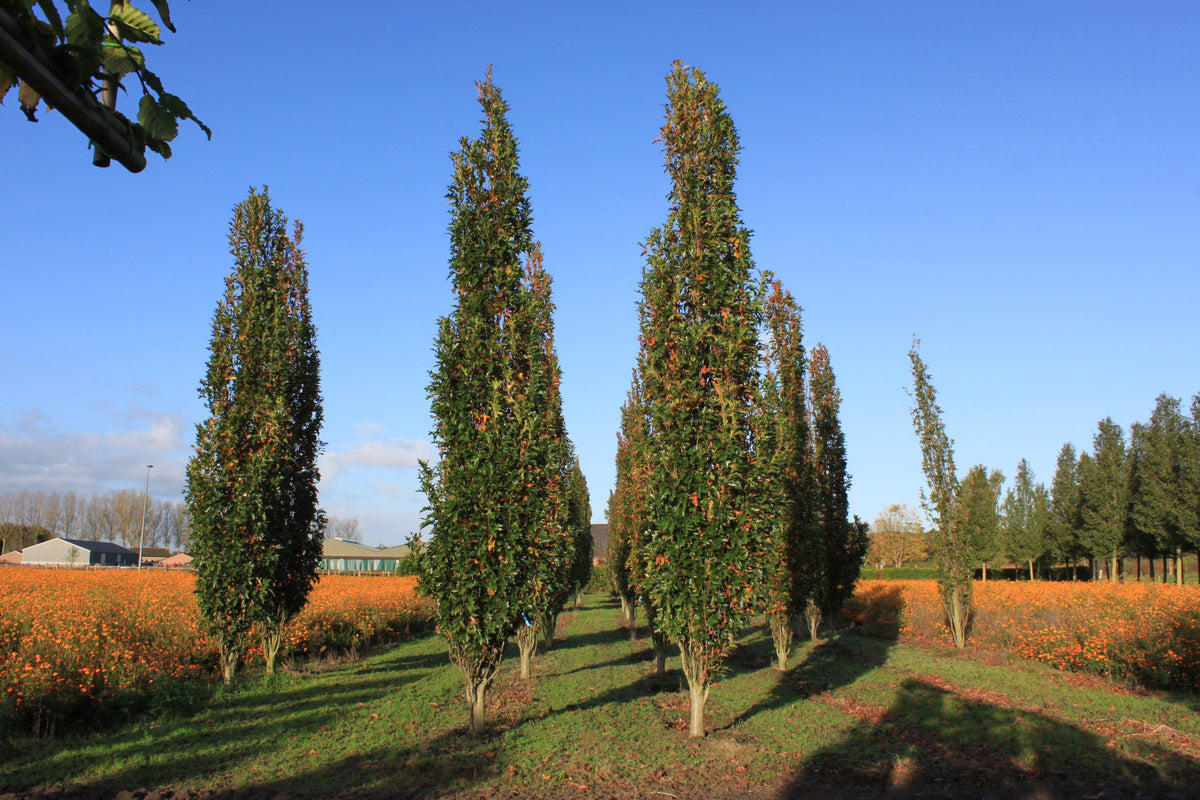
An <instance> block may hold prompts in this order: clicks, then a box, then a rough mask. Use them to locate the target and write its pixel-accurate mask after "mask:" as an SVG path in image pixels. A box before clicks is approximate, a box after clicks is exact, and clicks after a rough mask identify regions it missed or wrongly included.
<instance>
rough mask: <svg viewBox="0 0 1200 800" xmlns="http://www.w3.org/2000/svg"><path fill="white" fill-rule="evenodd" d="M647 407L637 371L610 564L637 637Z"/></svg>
mask: <svg viewBox="0 0 1200 800" xmlns="http://www.w3.org/2000/svg"><path fill="white" fill-rule="evenodd" d="M645 415H646V409H645V405H644V404H643V402H642V390H641V384H640V382H639V381H638V376H637V373H636V372H635V373H634V376H633V383H632V385H631V386H630V388H629V393H628V396H627V397H626V400H625V404H624V405H622V406H621V430H620V431H618V432H617V457H616V472H617V476H616V478H617V480H616V487H615V488H614V490H613V491H612V493H611V494H610V495H609V496H608V526H609V530H608V563H609V566H610V568H611V569H612V576H613V591H614V593H615V594H616V595H617V598H618V600H619V601H620V603H621V613H622V616H623V617H624V619H625V624H626V625H627V626H628V628H629V636H630V638H631V639H633V638H636V636H637V606H638V602H639V597H638V594H639V588H640V587H641V584H642V582H643V581H642V576H643V573H644V571H643V570H641V569H640V562H639V561H638V559H639V558H640V557H641V553H639V554H635V553H634V547H635V545H639V546H640V544H641V542H642V541H643V539H644V533H645V526H646V505H647V497H646V492H647V486H646V416H645Z"/></svg>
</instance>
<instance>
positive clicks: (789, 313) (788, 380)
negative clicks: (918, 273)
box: [755, 281, 824, 670]
mask: <svg viewBox="0 0 1200 800" xmlns="http://www.w3.org/2000/svg"><path fill="white" fill-rule="evenodd" d="M766 332H767V337H766V345H765V349H764V361H763V373H762V381H761V388H760V390H759V395H758V403H757V408H756V412H755V444H756V447H757V450H758V468H759V476H760V477H759V480H758V485H759V490H760V492H761V499H760V501H759V502H760V506H761V509H762V514H763V515H764V517H765V519H766V520H767V522H768V525H769V528H768V533H769V538H768V544H767V565H768V571H767V576H766V582H765V583H764V585H763V608H764V611H765V613H766V615H767V623H768V625H769V626H770V630H771V639H772V641H773V642H774V644H775V665H776V667H778V668H779V669H781V670H782V669H787V661H788V656H789V654H790V653H791V649H792V637H793V634H794V631H795V626H796V621H797V619H798V618H799V616H800V614H801V612H803V611H804V609H805V605H806V604H807V603H808V601H809V599H810V598H811V597H812V596H813V594H814V591H815V586H816V584H817V582H818V581H820V580H821V579H822V574H821V565H822V564H823V561H824V550H823V548H822V547H821V542H820V540H819V539H818V537H817V533H818V530H817V528H816V526H815V525H814V524H813V501H814V497H813V491H814V487H813V458H812V440H811V439H810V437H809V427H808V407H807V405H806V396H805V383H804V373H805V355H804V344H803V327H802V325H801V318H800V307H799V305H797V304H796V301H795V299H794V298H793V297H792V295H791V293H790V292H787V291H784V289H783V286H782V284H781V283H780V282H779V281H774V282H773V283H772V284H771V291H770V294H769V295H768V296H767V301H766Z"/></svg>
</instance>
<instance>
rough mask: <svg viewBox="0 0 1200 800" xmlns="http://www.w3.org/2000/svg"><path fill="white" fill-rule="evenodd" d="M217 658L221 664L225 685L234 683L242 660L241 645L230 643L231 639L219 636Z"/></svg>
mask: <svg viewBox="0 0 1200 800" xmlns="http://www.w3.org/2000/svg"><path fill="white" fill-rule="evenodd" d="M217 658H218V660H219V661H220V664H221V677H222V678H223V679H224V680H225V683H232V682H233V676H234V675H236V674H237V668H238V664H239V663H240V662H241V660H242V648H241V647H240V646H239V643H237V642H232V641H230V639H229V637H226V636H218V638H217Z"/></svg>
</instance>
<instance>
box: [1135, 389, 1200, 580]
mask: <svg viewBox="0 0 1200 800" xmlns="http://www.w3.org/2000/svg"><path fill="white" fill-rule="evenodd" d="M1190 427H1191V426H1190V425H1189V421H1188V419H1187V418H1186V417H1185V416H1184V413H1183V409H1182V404H1181V403H1180V401H1179V400H1178V399H1177V398H1174V397H1170V396H1169V395H1166V394H1162V395H1159V397H1158V399H1157V400H1156V401H1155V406H1154V412H1153V413H1152V414H1151V415H1150V421H1149V423H1147V424H1146V425H1138V426H1135V432H1134V434H1133V435H1132V436H1131V443H1130V447H1131V450H1133V451H1135V452H1136V453H1137V456H1136V459H1135V461H1134V464H1135V465H1131V466H1132V486H1133V490H1132V497H1131V501H1132V511H1131V513H1132V518H1133V519H1132V522H1133V524H1134V526H1135V527H1136V528H1137V529H1138V530H1139V531H1142V532H1144V533H1145V534H1146V535H1147V536H1148V537H1149V539H1150V541H1151V542H1153V545H1154V547H1155V550H1156V551H1157V552H1160V553H1174V554H1175V564H1176V575H1175V581H1176V583H1181V582H1182V575H1183V551H1184V548H1188V549H1191V548H1192V547H1194V546H1195V545H1194V542H1195V540H1196V538H1197V528H1198V527H1200V520H1198V519H1197V515H1198V514H1200V505H1198V504H1197V503H1196V502H1195V499H1194V498H1193V497H1191V491H1192V487H1191V481H1189V473H1190V472H1191V471H1192V469H1191V468H1190V463H1192V462H1194V460H1195V459H1194V456H1193V455H1192V453H1191V450H1192V449H1193V448H1194V446H1195V440H1194V437H1193V435H1192V431H1191V430H1190ZM1151 555H1152V554H1151Z"/></svg>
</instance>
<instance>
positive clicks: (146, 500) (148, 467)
mask: <svg viewBox="0 0 1200 800" xmlns="http://www.w3.org/2000/svg"><path fill="white" fill-rule="evenodd" d="M152 469H154V465H153V464H147V465H146V496H145V497H143V498H142V532H141V534H140V535H139V536H138V572H141V571H142V545H144V544H145V543H146V506H148V505H149V504H150V470H152Z"/></svg>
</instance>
